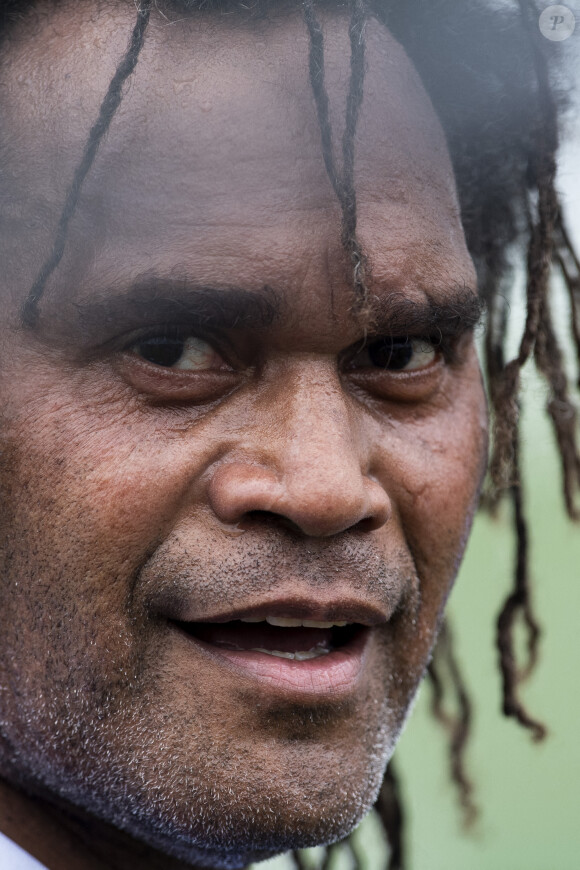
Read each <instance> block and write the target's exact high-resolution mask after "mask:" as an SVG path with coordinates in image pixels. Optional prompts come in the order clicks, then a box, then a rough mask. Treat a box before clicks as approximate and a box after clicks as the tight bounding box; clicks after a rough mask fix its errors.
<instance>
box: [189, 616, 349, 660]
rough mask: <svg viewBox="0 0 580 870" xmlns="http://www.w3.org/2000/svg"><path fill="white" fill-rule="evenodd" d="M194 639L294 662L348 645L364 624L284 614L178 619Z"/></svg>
mask: <svg viewBox="0 0 580 870" xmlns="http://www.w3.org/2000/svg"><path fill="white" fill-rule="evenodd" d="M175 625H177V626H178V627H179V628H180V629H181V630H182V631H184V632H186V633H187V634H188V635H190V636H191V637H192V638H194V639H195V640H198V641H201V642H202V643H205V644H209V645H211V646H213V647H217V648H218V649H221V650H224V651H229V652H254V653H262V654H265V655H268V656H273V657H277V658H283V659H290V660H293V661H307V660H310V659H318V658H321V657H323V656H327V655H329V654H330V653H333V652H336V651H338V650H343V649H345V648H346V647H348V646H349V645H350V644H351V643H352V642H353V640H355V638H357V637H358V636H359V635H360V634H361V632H363V631H364V629H365V627H364V626H363V625H361V624H359V623H345V622H336V623H333V622H318V621H315V620H307V619H305V620H300V619H290V618H284V617H270V616H267V617H265V618H264V619H261V618H252V619H234V620H232V621H231V622H213V623H212V622H178V621H175Z"/></svg>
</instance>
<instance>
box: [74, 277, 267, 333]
mask: <svg viewBox="0 0 580 870" xmlns="http://www.w3.org/2000/svg"><path fill="white" fill-rule="evenodd" d="M72 305H73V308H74V311H75V316H76V319H77V321H78V327H79V329H80V331H81V333H83V334H88V335H90V336H91V337H93V336H95V335H98V334H99V333H100V332H108V331H109V330H110V329H111V327H112V326H114V327H115V329H118V330H119V331H120V332H123V331H130V330H131V329H135V328H137V327H142V326H144V325H147V324H148V323H150V324H151V325H152V326H153V325H158V324H161V323H171V324H175V323H183V324H184V325H186V326H188V327H197V328H204V329H212V328H217V327H220V328H221V329H236V328H246V329H259V328H267V327H269V326H272V325H273V324H274V323H275V322H276V321H277V320H278V319H279V318H280V314H281V309H282V304H281V300H280V298H279V295H278V294H277V293H276V292H275V291H274V290H273V289H272V288H271V287H269V286H267V285H265V286H264V287H262V289H261V290H260V291H259V292H255V291H249V290H244V289H242V288H240V287H213V286H207V285H204V284H199V283H197V282H195V281H192V280H190V279H187V278H183V279H182V278H178V279H176V278H167V277H160V276H157V275H154V274H147V275H145V276H143V277H140V278H138V279H137V280H136V281H134V282H133V283H132V284H131V286H130V287H129V288H128V289H126V288H125V289H120V288H118V289H117V288H115V286H114V285H109V287H108V288H107V291H106V293H103V294H102V295H101V294H94V295H93V296H92V297H91V299H90V300H87V301H76V302H74V303H72Z"/></svg>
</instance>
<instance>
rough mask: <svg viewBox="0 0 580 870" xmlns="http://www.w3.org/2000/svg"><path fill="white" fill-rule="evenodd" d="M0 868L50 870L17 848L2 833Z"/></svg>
mask: <svg viewBox="0 0 580 870" xmlns="http://www.w3.org/2000/svg"><path fill="white" fill-rule="evenodd" d="M0 867H2V868H3V870H48V867H45V866H44V864H41V863H40V861H37V860H36V858H33V857H32V855H29V854H28V852H25V851H24V849H22V848H21V847H20V846H17V845H16V843H15V842H14V841H13V840H10V839H9V838H8V837H7V836H6V835H5V834H2V833H1V832H0Z"/></svg>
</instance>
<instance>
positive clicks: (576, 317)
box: [0, 0, 580, 870]
mask: <svg viewBox="0 0 580 870" xmlns="http://www.w3.org/2000/svg"><path fill="white" fill-rule="evenodd" d="M153 2H154V0H141V2H140V3H139V4H138V8H137V14H136V21H135V24H134V28H133V31H132V33H131V34H130V38H129V43H128V47H127V50H126V52H125V54H124V55H123V57H121V58H120V59H119V63H118V67H117V70H116V72H115V75H114V76H113V79H112V80H111V83H110V85H109V88H108V91H107V93H106V95H105V96H104V99H103V102H102V104H101V107H100V111H99V114H98V117H97V119H96V121H95V123H94V125H93V127H92V128H91V130H90V132H89V135H88V139H87V143H86V145H85V148H84V152H83V155H82V158H81V160H80V162H79V165H78V167H77V169H76V171H75V174H74V177H73V179H72V181H71V184H70V187H69V189H68V191H67V194H66V197H65V201H64V203H63V207H62V212H61V216H60V220H59V223H58V228H57V231H56V235H55V239H54V242H53V246H52V249H51V251H50V252H49V253H48V255H47V257H46V260H45V262H44V263H43V265H42V267H41V269H40V270H39V273H38V276H37V278H36V280H35V282H34V284H33V286H32V287H31V289H30V292H29V295H28V298H27V299H26V301H25V303H24V306H23V309H22V317H23V321H24V323H25V324H27V325H33V324H34V323H35V320H36V318H37V316H38V310H39V305H40V303H41V299H42V295H43V292H44V289H45V287H46V285H47V282H48V280H49V278H50V277H51V275H52V274H53V273H54V271H55V270H56V269H57V268H58V265H59V263H60V261H61V259H62V257H63V254H64V250H65V246H66V240H67V234H68V228H69V225H70V222H71V220H72V218H73V216H74V214H75V211H76V208H77V205H78V201H79V197H80V194H81V191H82V187H83V183H84V181H85V179H86V177H87V175H88V173H89V172H90V170H91V167H92V165H93V163H94V160H95V157H96V155H97V152H98V149H99V146H100V145H101V143H102V142H103V139H104V138H105V136H106V134H107V132H108V130H109V127H110V124H111V121H112V119H113V117H114V115H115V113H116V111H117V109H118V107H119V105H120V103H121V100H122V98H123V89H124V86H125V85H126V83H127V82H128V80H129V79H130V77H131V76H132V75H133V73H134V71H135V69H136V67H137V64H138V60H139V55H140V52H141V50H142V48H143V45H144V42H145V39H146V32H147V26H148V24H149V19H150V16H151V12H152V7H153ZM217 2H219V3H220V5H223V4H224V3H227V4H228V5H229V7H231V8H232V9H235V8H236V7H237V4H236V0H217ZM266 2H270V3H271V4H272V5H274V4H275V2H276V0H266ZM332 2H333V0H319V2H318V3H317V2H316V0H297V4H299V8H300V9H301V11H302V14H303V16H304V23H305V27H306V29H307V32H308V36H309V43H310V50H309V59H308V63H309V75H310V83H311V87H312V93H313V98H314V103H315V107H316V112H317V115H318V122H319V127H320V138H321V149H322V154H323V157H324V163H325V167H326V171H327V174H328V177H329V180H330V183H331V184H332V187H333V190H334V192H335V194H336V197H337V199H338V201H339V204H340V207H341V214H342V224H341V238H342V244H343V247H344V249H345V253H346V255H347V257H348V261H349V262H350V264H351V266H352V283H353V288H354V293H355V300H356V307H358V308H359V310H360V309H363V308H364V306H365V301H366V296H367V288H366V283H365V266H366V264H365V255H364V251H363V250H362V248H361V245H360V243H359V241H358V239H357V200H356V189H355V186H354V165H355V141H356V129H357V121H358V114H359V109H360V106H361V102H362V97H363V90H364V75H365V39H364V30H365V22H366V20H367V18H368V17H369V16H370V15H372V16H374V17H376V18H378V19H379V20H380V21H382V22H384V23H385V24H386V25H387V26H388V27H389V29H390V30H391V32H392V33H393V34H394V36H395V37H396V38H397V39H398V40H399V41H400V42H401V43H402V44H403V45H404V47H405V49H406V51H407V53H408V54H409V56H410V57H411V59H412V61H413V63H414V64H415V66H416V68H417V70H418V72H419V74H420V75H421V78H422V80H423V83H424V86H425V88H426V90H427V91H428V93H429V95H430V97H431V100H432V102H433V104H434V106H435V109H436V111H437V113H438V115H439V118H440V120H441V122H442V125H443V128H444V130H445V133H446V136H447V141H448V145H449V149H450V153H451V158H452V161H453V165H454V171H455V175H456V180H457V186H458V192H459V198H460V203H461V209H462V220H463V225H464V229H465V234H466V239H467V243H468V247H469V250H470V253H471V255H472V257H473V259H474V262H475V265H476V268H477V271H478V279H479V288H480V294H481V297H482V299H483V300H484V302H485V305H486V311H487V320H486V329H485V340H484V368H485V373H486V376H487V386H488V395H489V402H490V409H491V415H492V448H491V458H490V466H489V475H488V486H487V488H486V490H485V492H484V495H483V497H482V507H483V508H485V509H487V510H490V511H492V512H494V511H496V510H497V508H498V505H499V503H500V501H501V500H502V499H507V500H509V502H510V503H511V507H512V513H513V522H514V531H515V542H516V546H515V560H514V561H515V570H514V582H513V589H512V591H511V592H510V594H509V595H508V597H507V599H506V601H505V602H504V604H503V606H502V608H501V611H500V614H499V617H498V620H497V649H498V656H499V666H500V671H501V676H502V683H503V711H504V713H505V715H506V716H509V717H513V718H514V719H516V720H517V722H519V723H520V725H522V726H523V727H524V728H527V729H529V730H530V731H531V733H532V736H533V737H534V739H536V740H541V739H542V738H543V737H544V736H545V733H546V729H545V726H544V725H543V724H542V723H541V722H539V721H538V720H537V719H536V718H535V717H534V716H533V714H531V713H530V712H529V711H528V710H526V708H525V706H524V705H523V703H522V701H521V699H520V697H519V693H518V688H519V685H520V683H521V682H522V680H523V679H524V678H525V677H526V676H528V675H529V673H530V671H531V670H532V669H533V666H534V664H535V662H536V660H537V655H538V641H539V637H540V629H539V624H538V621H537V619H536V617H535V614H534V611H533V606H532V600H531V589H530V577H529V554H528V549H529V530H528V524H527V521H526V513H525V501H524V492H523V486H522V477H521V459H520V449H519V423H520V416H521V399H520V396H519V388H520V377H521V371H522V368H523V367H524V365H525V364H526V363H527V362H528V361H529V360H530V359H533V360H534V362H535V365H536V368H537V370H538V372H539V373H540V375H541V376H542V378H543V379H544V380H545V382H546V384H547V385H548V400H547V404H546V411H547V414H548V416H549V418H550V420H551V423H552V426H553V430H554V435H555V440H556V444H557V449H558V452H559V456H560V460H561V468H562V491H563V497H564V504H565V507H566V511H567V513H568V516H569V517H570V518H571V519H572V520H577V519H579V518H580V506H579V505H578V495H579V492H580V452H579V447H578V424H577V413H576V409H575V405H574V402H573V400H572V399H571V397H570V386H569V380H568V377H567V375H566V370H565V361H564V355H563V353H562V350H561V347H560V342H559V339H558V337H557V334H556V331H555V329H554V325H553V318H552V303H551V297H550V290H551V282H550V277H551V274H552V273H553V272H554V271H557V272H559V273H560V274H561V276H562V278H563V281H564V286H565V288H566V292H567V294H568V302H569V307H570V312H571V317H570V320H571V323H570V327H571V341H572V345H573V347H574V349H575V355H576V358H577V364H578V370H577V373H576V380H577V384H576V385H577V386H578V387H580V259H579V257H578V256H577V254H576V253H575V251H574V248H573V245H572V242H571V239H570V236H569V234H568V232H567V229H566V226H565V223H564V218H563V214H562V210H561V208H560V204H559V201H558V196H557V193H556V189H555V184H554V180H555V172H556V152H557V148H558V138H559V137H558V127H559V110H560V108H561V106H562V105H563V98H564V95H565V89H564V88H562V87H559V86H558V85H557V82H556V79H555V78H554V75H553V73H552V71H551V67H552V66H553V64H552V60H553V57H550V55H549V54H548V52H549V50H550V48H551V44H548V43H546V41H542V39H541V37H540V35H539V31H538V27H537V20H538V15H539V11H538V9H537V8H536V5H535V3H534V2H533V0H510V2H509V3H506V4H504V8H503V9H502V11H501V13H500V12H499V11H498V9H497V8H496V7H494V8H493V10H492V9H491V7H487V6H486V4H484V3H481V2H477V0H431V2H426V0H406V2H405V3H397V2H395V0H350V15H351V21H350V49H351V58H350V62H351V72H350V83H349V88H348V94H347V102H346V108H345V113H346V124H345V129H344V134H343V138H342V143H341V148H340V149H337V148H336V147H335V144H334V141H333V130H332V126H331V123H330V116H329V103H328V94H327V91H326V87H325V76H324V71H325V65H324V32H323V28H322V26H321V23H320V21H319V18H318V16H317V6H319V5H322V3H324V4H325V5H326V6H332ZM158 3H159V0H158ZM158 3H156V4H155V5H158ZM33 4H34V0H5V2H4V3H3V4H2V8H1V9H0V35H1V34H2V32H4V31H5V30H6V28H7V27H8V26H9V25H10V23H11V22H12V21H13V20H16V19H18V18H19V17H21V15H22V14H23V12H24V10H25V8H26V7H27V6H32V5H33ZM165 5H166V6H167V7H168V8H170V7H172V6H173V7H179V8H180V9H181V10H192V9H195V8H204V7H205V8H207V7H208V5H210V4H209V3H208V2H206V0H166V2H165ZM257 9H258V6H256V10H257ZM244 10H246V12H245V14H248V13H247V7H246V6H244ZM474 32H475V33H477V34H478V39H477V43H475V42H474V40H473V39H471V38H470V34H472V33H474ZM426 33H428V34H429V38H428V39H426V38H425V34H426ZM543 43H545V44H543ZM481 118H485V124H482V123H481ZM339 156H340V160H339V159H338V158H339ZM518 262H521V263H522V264H523V265H524V267H525V272H526V275H527V285H526V320H525V325H524V327H523V332H522V335H521V337H520V341H519V347H518V350H517V353H516V355H515V356H514V357H513V358H512V359H507V350H506V346H507V334H508V326H509V320H510V318H509V312H510V305H509V302H510V297H511V283H512V282H511V280H510V279H511V275H512V271H513V268H514V264H517V263H518ZM518 622H521V624H523V626H524V628H525V630H526V632H527V660H526V661H524V662H520V661H519V660H518V658H517V656H516V651H515V645H514V633H515V628H516V625H517V624H518ZM428 678H429V682H430V685H431V689H432V704H431V709H432V713H433V715H434V718H435V719H436V720H437V721H438V722H439V723H441V725H442V726H443V727H444V728H445V729H446V731H447V732H448V734H449V761H450V774H451V778H452V780H453V782H454V783H455V785H456V786H457V789H458V794H459V798H460V803H461V806H462V807H463V810H464V813H465V818H466V820H467V821H469V820H470V819H472V818H473V816H474V814H475V807H474V803H473V798H472V783H471V781H470V779H469V777H468V775H467V773H466V770H465V764H464V753H465V747H466V743H467V739H468V736H469V732H470V721H471V704H470V700H469V695H468V692H467V688H466V685H465V682H464V679H463V677H462V674H461V670H460V667H459V663H458V658H457V656H456V654H455V652H454V647H453V640H452V633H451V629H450V627H449V626H448V625H444V627H443V630H442V631H441V634H440V637H439V641H438V643H437V646H436V648H435V651H434V654H433V657H432V660H431V662H430V665H429V668H428ZM448 697H452V698H454V700H455V707H456V708H457V710H458V713H456V714H455V715H451V714H449V713H448V712H447V711H446V699H447V698H448ZM375 808H376V810H377V812H378V814H379V816H380V818H381V821H382V823H383V827H384V830H385V834H386V836H387V839H388V841H389V844H390V859H389V870H404V867H405V853H404V838H403V820H404V815H403V806H402V802H401V799H400V793H399V780H398V776H397V774H396V772H395V770H394V767H393V764H392V762H391V764H389V766H388V768H387V773H386V776H385V780H384V783H383V786H382V788H381V791H380V793H379V796H378V799H377V803H376V807H375ZM341 848H349V846H348V843H347V844H339V845H337V846H331V847H329V848H328V849H327V850H326V856H325V858H324V859H323V865H322V866H323V867H324V870H326V868H328V867H329V866H330V864H331V863H332V862H333V860H334V856H335V854H336V851H337V849H341ZM351 852H352V850H351ZM352 855H353V858H354V860H355V863H357V862H356V855H355V854H354V852H352ZM294 861H295V864H296V866H297V867H298V868H299V870H302V868H305V867H307V866H310V865H309V864H308V862H305V860H304V857H303V855H302V854H301V853H300V852H296V853H295V854H294Z"/></svg>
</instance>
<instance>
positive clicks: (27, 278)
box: [0, 3, 485, 866]
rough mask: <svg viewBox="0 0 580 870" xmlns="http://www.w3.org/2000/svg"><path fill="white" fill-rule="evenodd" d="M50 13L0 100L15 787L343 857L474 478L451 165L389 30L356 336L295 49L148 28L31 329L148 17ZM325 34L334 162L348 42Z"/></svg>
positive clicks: (383, 43)
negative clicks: (137, 22) (102, 125)
mask: <svg viewBox="0 0 580 870" xmlns="http://www.w3.org/2000/svg"><path fill="white" fill-rule="evenodd" d="M40 12H41V13H42V14H39V15H35V16H34V21H33V22H32V21H29V22H28V23H27V22H24V23H23V24H22V25H20V26H19V29H18V31H17V32H16V33H15V35H14V37H13V39H12V40H11V41H10V43H8V44H7V45H6V46H5V47H4V50H3V51H4V67H3V71H2V75H1V87H0V105H1V106H2V114H3V119H4V120H3V131H7V132H5V134H4V135H5V140H6V141H5V142H3V143H2V144H3V146H4V149H3V163H4V167H3V169H4V172H5V179H6V181H5V190H8V191H9V193H7V194H6V199H7V201H6V202H4V203H3V209H2V211H3V213H2V238H3V241H2V252H1V253H2V260H3V262H4V263H5V264H6V265H5V267H3V273H4V279H3V287H2V294H3V295H2V306H3V309H2V310H3V320H2V324H3V325H2V332H1V343H0V407H1V409H2V410H1V438H2V445H1V446H2V454H1V466H0V486H1V488H2V503H3V513H2V521H1V525H0V545H1V553H0V557H1V560H2V561H1V581H0V596H1V600H0V608H1V610H0V612H1V613H2V620H3V625H2V640H1V644H2V649H1V658H0V685H1V686H2V694H1V711H0V715H1V721H2V729H1V730H2V743H1V752H0V766H1V769H2V770H3V775H4V776H5V777H6V778H7V779H9V780H12V781H14V782H16V783H18V782H20V783H21V784H24V785H25V786H26V787H27V788H28V789H29V790H32V791H33V793H35V794H37V795H38V796H39V797H41V798H42V797H45V798H48V799H49V800H52V799H53V798H52V796H58V799H64V800H65V801H69V802H70V803H72V804H74V805H75V806H78V807H81V808H83V809H85V810H88V811H89V812H90V813H93V814H95V815H96V816H98V817H100V818H102V819H103V820H105V821H108V822H111V823H113V825H115V826H117V827H119V828H122V829H124V830H126V831H128V832H129V833H131V834H133V835H134V836H136V837H138V838H140V839H143V840H145V841H146V842H149V843H151V844H153V845H156V846H158V847H159V848H161V849H163V850H166V851H167V852H173V853H174V854H177V855H182V856H191V857H192V858H193V859H195V860H198V861H200V862H202V863H203V862H204V861H205V862H208V863H212V862H213V863H214V864H216V865H219V864H222V865H227V864H228V863H229V864H230V865H231V866H239V865H241V864H243V863H244V862H245V861H246V860H248V858H249V857H251V856H259V857H264V856H265V855H266V854H267V853H269V852H277V851H281V850H283V849H286V848H289V847H290V846H296V845H301V846H303V845H309V844H314V843H319V842H323V841H330V840H332V839H337V838H339V837H341V836H343V835H345V834H346V833H347V832H348V831H349V830H350V829H351V828H352V827H353V826H354V825H355V824H356V822H357V821H358V820H360V818H361V817H362V815H363V814H364V813H365V812H366V811H367V809H368V808H369V806H370V805H371V803H372V802H373V800H374V798H375V796H376V793H377V789H378V787H379V785H380V782H381V778H382V775H383V771H384V767H385V764H386V761H387V759H388V757H389V755H390V753H391V752H392V749H393V746H394V743H395V740H396V738H397V736H398V734H399V732H400V730H401V727H402V725H403V723H404V720H405V716H406V714H407V711H408V708H409V705H410V704H411V701H412V699H413V696H414V694H415V691H416V688H417V684H418V682H419V680H420V678H421V675H422V674H423V671H424V668H425V666H426V663H427V660H428V657H429V653H430V650H431V647H432V644H433V641H434V636H435V632H436V628H437V625H438V621H439V619H440V615H441V610H442V607H443V605H444V602H445V599H446V596H447V594H448V592H449V589H450V586H451V584H452V581H453V579H454V577H455V574H456V570H457V567H458V563H459V560H460V558H461V554H462V551H463V548H464V545H465V541H466V536H467V533H468V528H469V524H470V520H471V516H472V512H473V509H474V505H475V502H476V499H477V492H478V487H479V484H480V480H481V474H482V470H483V465H484V454H485V408H484V399H483V393H482V387H481V381H480V374H479V369H478V365H477V360H476V355H475V351H474V348H473V343H472V336H471V332H470V330H469V329H468V321H467V317H468V315H469V314H470V311H471V313H472V311H473V308H474V306H473V305H472V304H471V303H470V300H472V299H473V296H474V295H475V289H474V282H475V279H474V273H473V268H472V264H471V261H470V258H469V256H468V254H467V251H466V249H465V244H464V239H463V234H462V230H461V225H460V221H459V217H458V212H457V204H456V199H455V193H454V184H453V178H452V172H451V169H450V165H449V160H448V156H447V153H446V148H445V144H444V139H443V135H442V133H441V130H440V128H439V125H438V122H437V120H436V118H435V116H434V114H433V110H432V108H431V107H430V104H429V102H428V100H427V97H426V96H425V94H424V92H423V90H422V88H421V85H420V84H419V81H418V79H417V77H416V75H415V73H414V71H413V68H412V67H411V65H410V63H409V61H408V60H407V59H406V57H405V55H404V53H403V51H402V50H401V48H400V47H399V46H398V45H397V44H396V43H395V42H394V40H393V39H392V38H391V37H390V36H389V35H388V34H387V33H386V32H385V31H384V29H383V28H382V27H380V26H379V25H378V24H377V23H375V22H373V21H370V22H369V23H368V26H367V29H366V38H367V76H366V82H365V90H364V101H363V105H362V111H361V117H360V122H359V128H358V132H357V137H356V172H355V186H356V190H357V196H358V237H359V240H360V243H361V245H362V247H363V249H364V251H365V253H366V255H367V258H368V275H367V278H368V284H369V290H370V309H371V312H370V313H369V314H368V316H367V314H366V313H365V315H364V318H363V317H362V316H361V315H359V314H357V313H356V305H355V303H354V299H353V291H352V285H351V272H350V269H349V265H348V262H347V258H346V256H345V254H344V251H343V248H342V246H341V240H340V208H339V205H338V202H337V200H336V197H335V195H334V194H333V192H332V189H331V186H330V183H329V181H328V178H327V176H326V173H325V168H324V162H323V157H322V152H321V146H320V132H319V127H318V123H317V118H316V113H315V108H314V101H313V97H312V91H311V87H310V83H309V79H308V39H307V35H306V29H305V26H304V24H303V21H302V19H301V17H300V16H299V15H295V14H290V13H286V14H285V15H281V16H280V17H277V18H276V17H271V18H269V19H268V20H263V19H262V20H258V21H251V20H249V19H248V20H244V21H242V20H241V19H239V18H238V17H237V16H226V15H224V16H217V17H215V18H211V17H208V16H202V15H198V16H197V17H194V18H192V19H190V20H187V19H186V20H180V21H178V22H177V23H173V24H171V25H169V24H168V23H167V21H166V20H164V19H163V18H162V17H161V16H159V15H157V14H155V15H154V16H153V19H152V22H151V25H150V28H149V32H148V37H147V42H146V45H145V48H144V51H143V54H142V57H141V59H140V61H139V65H138V68H137V72H136V75H135V77H134V78H133V79H132V80H131V84H130V87H128V88H127V89H126V93H125V97H124V100H123V103H122V105H121V109H120V111H119V113H118V115H117V116H116V118H115V120H114V121H113V124H112V127H111V131H110V133H109V135H108V136H107V138H106V140H105V142H104V144H103V146H102V148H101V150H100V152H99V155H98V157H97V160H96V163H95V165H94V167H93V170H92V171H91V174H90V176H89V178H88V180H87V183H86V185H85V188H84V190H83V194H82V197H81V201H80V206H79V209H78V213H77V215H76V217H75V219H74V221H73V224H72V226H71V231H70V236H69V239H68V242H67V250H66V255H65V258H64V261H63V263H62V265H61V267H60V268H59V269H58V271H57V273H56V274H55V276H54V277H53V279H51V281H50V283H49V286H48V287H47V290H46V294H45V297H44V298H43V300H42V303H41V307H40V311H41V315H40V319H39V323H38V326H37V327H36V328H35V329H34V330H27V329H25V328H23V327H22V326H21V325H20V322H19V306H21V304H22V302H23V300H24V299H25V298H26V294H27V292H28V288H29V287H30V285H31V284H32V283H33V281H34V278H35V276H36V273H37V271H38V269H39V267H40V266H41V264H42V262H43V260H44V258H45V256H46V253H47V251H48V250H49V249H50V246H51V244H52V239H53V235H54V232H55V227H56V223H57V221H58V217H59V213H60V208H61V205H62V202H63V200H64V197H65V194H66V190H67V187H68V184H69V182H70V179H71V178H72V175H73V173H74V168H75V166H76V164H77V162H78V160H79V157H80V154H81V152H82V148H83V146H84V143H85V140H86V136H87V133H88V130H89V128H90V126H91V123H92V121H93V120H94V118H95V117H96V114H97V112H98V107H99V104H100V101H101V99H102V97H103V94H104V93H105V91H106V88H107V86H108V83H109V80H110V78H111V76H112V74H113V72H114V68H115V66H116V63H117V62H118V59H119V58H120V57H121V56H122V54H123V52H124V50H125V45H126V40H127V36H128V33H129V31H130V29H131V27H132V24H133V20H134V15H135V12H134V6H133V4H132V3H127V4H124V3H119V5H118V6H114V7H111V6H109V5H107V4H99V5H93V4H88V3H87V4H84V3H83V4H79V3H75V4H74V5H73V6H72V7H68V6H67V5H66V4H61V5H60V6H59V7H58V9H54V8H52V6H44V5H41V8H40ZM324 22H325V24H324V26H325V39H326V43H325V51H326V82H327V88H328V92H329V97H330V103H331V118H332V122H333V126H334V132H335V140H336V142H337V143H339V142H340V137H341V135H342V129H343V116H344V107H345V101H346V90H347V88H348V81H349V74H350V67H349V53H350V50H349V44H348V21H347V19H346V18H344V17H342V16H338V15H336V16H326V17H325V19H324ZM3 183H4V182H3ZM266 617H268V619H269V620H270V622H265V621H264V620H265V619H266ZM285 620H294V622H295V623H298V625H294V626H287V625H286V626H284V625H282V626H280V625H276V624H275V623H277V622H279V621H285ZM304 621H306V622H308V621H313V622H315V623H316V622H321V623H323V624H324V623H334V624H335V627H334V628H329V627H320V626H319V627H309V626H308V625H301V623H303V622H304ZM271 623H274V624H271ZM341 623H346V624H347V625H345V626H342V627H341V626H338V627H337V626H336V624H341ZM55 799H56V797H55Z"/></svg>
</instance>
